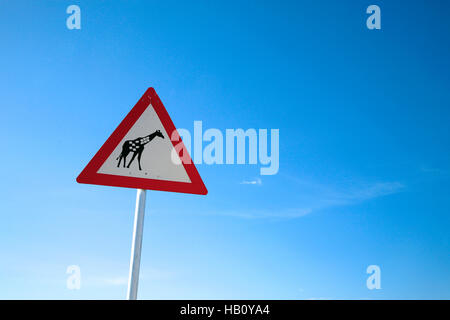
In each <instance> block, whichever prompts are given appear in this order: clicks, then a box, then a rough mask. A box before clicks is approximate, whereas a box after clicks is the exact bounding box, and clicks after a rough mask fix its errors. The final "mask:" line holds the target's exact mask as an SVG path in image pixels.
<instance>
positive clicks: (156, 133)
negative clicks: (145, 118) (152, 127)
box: [155, 130, 164, 139]
mask: <svg viewBox="0 0 450 320" xmlns="http://www.w3.org/2000/svg"><path fill="white" fill-rule="evenodd" d="M155 135H156V136H157V137H160V138H163V139H164V136H163V134H162V133H161V131H160V130H156V131H155Z"/></svg>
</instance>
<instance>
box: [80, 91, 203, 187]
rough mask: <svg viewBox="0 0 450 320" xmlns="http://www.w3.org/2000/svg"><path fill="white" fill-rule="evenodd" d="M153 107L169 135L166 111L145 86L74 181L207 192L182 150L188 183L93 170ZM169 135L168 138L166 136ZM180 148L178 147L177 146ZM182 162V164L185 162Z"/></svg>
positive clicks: (101, 163)
mask: <svg viewBox="0 0 450 320" xmlns="http://www.w3.org/2000/svg"><path fill="white" fill-rule="evenodd" d="M150 103H151V105H152V106H153V108H154V109H155V112H156V114H157V115H158V117H159V119H160V120H161V123H162V125H163V126H164V129H165V130H166V132H167V133H168V134H169V135H170V136H171V134H172V133H173V132H174V131H176V128H175V126H174V124H173V122H172V120H171V119H170V116H169V114H168V113H167V111H166V108H164V105H163V104H162V102H161V100H160V99H159V97H158V95H157V94H156V91H155V89H153V88H148V89H147V91H146V92H145V93H144V95H143V96H142V98H141V99H140V100H139V101H138V103H136V105H135V106H134V107H133V109H131V111H130V112H129V113H128V115H127V116H126V117H125V119H123V121H122V122H121V123H120V124H119V126H118V127H117V129H116V130H114V132H113V133H112V134H111V136H110V137H109V138H108V140H106V142H105V143H104V144H103V146H102V147H101V148H100V150H99V151H98V152H97V153H96V154H95V156H94V157H93V158H92V160H91V161H90V162H89V163H88V165H87V166H86V168H84V170H83V171H82V172H81V173H80V175H79V176H78V177H77V182H79V183H88V184H98V185H104V186H114V187H125V188H135V189H147V190H159V191H172V192H182V193H194V194H207V193H208V190H207V189H206V187H205V185H204V183H203V180H202V178H201V177H200V175H199V174H198V171H197V168H196V167H195V165H194V163H193V162H192V160H191V158H190V156H189V154H188V153H187V152H186V155H185V158H186V160H189V161H184V162H183V166H184V168H185V170H186V173H187V175H188V176H189V179H190V180H191V182H190V183H189V182H177V181H166V180H157V179H146V178H134V177H125V176H117V175H110V174H103V173H97V171H98V170H99V169H100V167H101V166H102V165H103V163H104V162H105V161H106V159H108V157H109V156H110V155H111V153H112V152H113V151H114V150H115V149H116V147H117V145H118V144H119V143H120V141H122V139H123V137H124V136H125V135H126V134H127V133H128V131H129V130H130V129H131V127H133V125H134V124H135V123H136V121H137V120H138V119H139V118H140V116H141V115H142V113H143V112H144V111H145V110H146V109H147V107H150V106H149V105H150ZM169 138H170V137H169ZM171 142H172V145H173V146H174V147H175V142H174V141H172V140H171ZM180 143H181V144H182V145H181V147H182V150H183V152H185V151H186V148H185V147H184V144H183V142H182V141H181V137H180V140H179V141H177V142H176V144H180ZM178 147H180V146H178ZM185 162H186V163H185Z"/></svg>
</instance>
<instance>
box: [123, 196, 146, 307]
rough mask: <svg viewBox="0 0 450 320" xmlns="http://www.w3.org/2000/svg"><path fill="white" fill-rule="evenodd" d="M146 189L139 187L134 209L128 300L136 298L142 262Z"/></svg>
mask: <svg viewBox="0 0 450 320" xmlns="http://www.w3.org/2000/svg"><path fill="white" fill-rule="evenodd" d="M144 213H145V190H142V189H138V190H137V195H136V209H135V211H134V227H133V241H132V244H131V259H130V274H129V278H128V293H127V300H136V299H137V291H138V284H139V266H140V264H141V248H142V234H143V231H144Z"/></svg>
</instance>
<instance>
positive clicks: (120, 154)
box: [77, 88, 208, 194]
mask: <svg viewBox="0 0 450 320" xmlns="http://www.w3.org/2000/svg"><path fill="white" fill-rule="evenodd" d="M171 137H178V138H179V140H178V141H172V140H171ZM175 150H177V151H179V152H176V151H175ZM180 152H181V153H182V157H181V158H180V157H179V154H180ZM174 157H175V158H176V159H175V160H178V161H173V158H174ZM77 182H79V183H89V184H99V185H105V186H115V187H126V188H136V189H149V190H160V191H173V192H183V193H195V194H207V193H208V190H207V189H206V187H205V185H204V184H203V181H202V179H201V178H200V175H199V174H198V172H197V169H196V168H195V165H194V163H193V162H192V160H191V158H190V156H189V154H188V153H187V151H186V148H185V147H184V144H183V142H182V141H181V137H179V135H178V133H177V132H176V129H175V126H174V125H173V122H172V120H171V119H170V116H169V114H168V113H167V111H166V109H165V108H164V106H163V104H162V102H161V100H160V99H159V97H158V95H157V94H156V92H155V90H154V89H153V88H149V89H148V90H147V91H146V92H145V93H144V95H143V96H142V98H141V99H140V100H139V101H138V103H137V104H136V105H135V106H134V107H133V109H131V111H130V112H129V113H128V115H127V116H126V117H125V119H124V120H123V121H122V122H121V123H120V125H119V126H118V127H117V129H116V130H115V131H114V132H113V133H112V135H111V136H110V137H109V138H108V140H106V142H105V144H104V145H103V146H102V147H101V148H100V150H99V151H98V152H97V154H96V155H95V156H94V158H92V160H91V161H90V162H89V163H88V165H87V166H86V168H84V170H83V171H82V172H81V173H80V175H79V176H78V178H77Z"/></svg>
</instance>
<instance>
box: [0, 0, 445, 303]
mask: <svg viewBox="0 0 450 320" xmlns="http://www.w3.org/2000/svg"><path fill="white" fill-rule="evenodd" d="M71 4H77V5H79V6H80V8H81V30H68V29H67V28H66V18H67V17H68V14H66V8H67V7H68V6H69V5H71ZM371 4H377V5H379V6H380V8H381V16H382V29H381V30H372V31H371V30H368V29H367V28H366V22H365V21H366V18H367V16H368V15H367V14H366V13H365V11H366V8H367V6H369V5H371ZM449 9H450V8H449V5H448V3H447V2H443V1H409V2H404V1H376V2H369V1H349V0H348V1H339V2H338V1H323V0H321V1H292V2H286V1H283V2H279V3H278V2H277V3H263V2H261V1H253V2H247V1H246V2H241V1H226V2H218V1H197V2H184V3H183V2H176V1H175V2H171V1H163V2H161V1H157V2H156V1H155V2H150V1H1V2H0V35H1V39H2V45H1V46H2V47H1V51H0V52H1V53H0V54H1V59H0V68H1V73H0V101H1V105H2V117H1V118H0V119H1V120H0V123H1V125H0V134H1V136H2V137H3V141H2V146H3V150H4V154H3V157H1V159H0V167H1V169H0V177H1V180H2V183H1V184H0V194H1V195H2V197H1V199H2V200H1V201H0V213H1V215H0V221H1V222H0V252H1V259H0V289H1V290H0V298H2V299H14V298H18V299H24V298H31V299H98V298H101V299H123V298H124V297H125V294H126V278H127V276H128V264H129V255H130V247H131V234H132V223H133V210H134V205H135V193H136V191H135V190H132V189H122V188H113V187H103V186H90V185H79V184H77V183H76V181H75V178H76V176H77V175H78V174H79V173H80V171H81V170H82V169H83V168H84V166H85V165H86V164H87V162H88V161H89V160H90V158H91V157H92V156H93V155H94V154H95V152H96V151H97V150H98V148H99V147H100V146H101V145H102V144H103V142H104V141H105V140H106V139H107V137H108V136H109V135H110V134H111V132H112V131H113V130H114V129H115V127H116V126H117V125H118V124H119V123H120V121H121V120H122V119H123V117H124V116H125V115H126V114H127V112H128V111H129V110H130V108H131V107H132V106H133V105H134V104H135V103H136V102H137V100H138V99H139V98H140V96H141V95H142V94H143V93H144V92H145V90H146V89H147V87H150V86H152V87H154V88H155V89H156V91H157V93H158V95H159V96H160V98H161V100H162V101H163V103H164V105H165V106H166V108H167V110H168V112H169V114H170V115H171V117H172V120H173V121H174V123H175V125H176V126H178V127H181V128H186V129H189V130H192V128H193V122H194V121H195V120H201V121H203V127H204V129H207V128H218V129H220V130H225V129H227V128H244V129H247V128H256V129H258V128H267V129H271V128H277V129H279V130H280V170H279V173H278V174H277V175H273V176H260V175H259V169H260V166H258V165H215V166H209V165H198V166H197V168H198V170H199V172H200V174H201V176H202V178H203V180H204V182H205V184H206V186H207V188H208V190H209V194H208V195H207V196H206V197H204V196H195V195H184V194H172V193H165V192H157V191H154V192H152V191H150V192H148V193H147V212H146V217H145V231H144V240H143V252H142V265H141V272H142V273H141V275H142V277H141V282H140V288H139V297H140V298H143V299H197V298H199V299H200V298H201V299H215V298H217V299H220V298H223V299H320V298H329V299H334V298H337V299H398V298H401V299H431V298H437V299H442V298H446V299H448V298H450V274H449V270H450V255H449V252H450V235H449V231H448V230H449V228H450V218H449V209H450V201H449V197H448V194H449V191H450V183H449V178H450V167H449V163H450V162H449V160H450V153H449V148H448V146H449V142H450V141H449V140H450V135H449V133H448V120H449V116H450V113H449V108H448V106H449V105H450V104H449V102H450V90H449V84H450V79H449V75H450V65H449V64H450V62H449V59H448V57H449V56H450V52H449V49H450V45H449V41H450V40H449V37H448V31H449V30H450V28H449V27H450V25H449V24H450V22H449V21H448V15H447V12H448V11H449ZM258 179H261V180H260V181H261V183H257V184H243V183H242V182H243V181H258ZM372 264H375V265H379V266H380V268H381V286H382V289H381V290H368V289H367V288H366V279H367V277H368V275H367V274H366V268H367V267H368V266H369V265H372ZM69 265H79V266H80V268H81V289H80V290H68V289H67V288H66V279H67V277H68V275H67V274H66V268H67V267H68V266H69Z"/></svg>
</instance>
